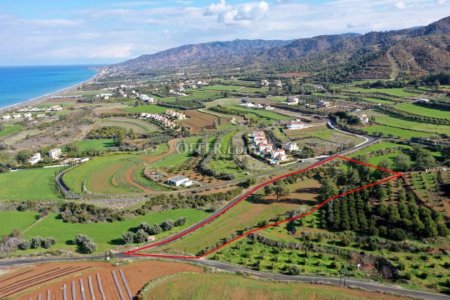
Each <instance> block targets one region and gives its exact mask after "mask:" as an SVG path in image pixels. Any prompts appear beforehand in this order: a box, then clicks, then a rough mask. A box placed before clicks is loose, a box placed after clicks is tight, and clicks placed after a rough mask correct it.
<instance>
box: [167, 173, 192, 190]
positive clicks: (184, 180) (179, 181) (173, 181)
mask: <svg viewBox="0 0 450 300" xmlns="http://www.w3.org/2000/svg"><path fill="white" fill-rule="evenodd" d="M167 183H168V184H169V185H173V186H184V187H188V186H191V185H192V184H193V182H192V180H190V179H189V178H188V177H186V176H181V175H178V176H174V177H172V178H169V179H168V180H167Z"/></svg>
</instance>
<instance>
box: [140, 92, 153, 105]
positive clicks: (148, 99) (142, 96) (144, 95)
mask: <svg viewBox="0 0 450 300" xmlns="http://www.w3.org/2000/svg"><path fill="white" fill-rule="evenodd" d="M139 99H140V100H142V101H144V102H148V103H154V102H155V99H154V98H153V97H150V96H148V95H146V94H141V95H139Z"/></svg>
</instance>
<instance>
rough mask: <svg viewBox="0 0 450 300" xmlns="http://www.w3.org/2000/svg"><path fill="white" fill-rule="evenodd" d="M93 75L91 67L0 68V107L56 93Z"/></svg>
mask: <svg viewBox="0 0 450 300" xmlns="http://www.w3.org/2000/svg"><path fill="white" fill-rule="evenodd" d="M94 75H95V71H94V70H93V69H92V68H90V67H88V66H30V67H25V66H23V67H22V66H21V67H0V108H2V107H6V106H9V105H12V104H17V103H21V102H24V101H27V100H30V99H33V98H36V97H40V96H42V95H45V94H48V93H52V92H56V91H58V90H61V89H64V88H67V87H70V86H73V85H75V84H77V83H81V82H83V81H86V80H88V79H90V78H91V77H92V76H94Z"/></svg>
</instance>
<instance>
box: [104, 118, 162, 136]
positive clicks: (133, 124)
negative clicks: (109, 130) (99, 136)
mask: <svg viewBox="0 0 450 300" xmlns="http://www.w3.org/2000/svg"><path fill="white" fill-rule="evenodd" d="M96 126H97V127H105V126H116V127H121V128H125V129H126V130H130V129H132V130H134V131H135V132H136V133H149V132H155V131H158V130H159V128H158V127H157V126H156V125H153V124H152V123H150V122H147V121H143V120H138V119H129V118H108V119H103V120H101V121H100V122H99V123H97V124H96Z"/></svg>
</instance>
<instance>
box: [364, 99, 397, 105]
mask: <svg viewBox="0 0 450 300" xmlns="http://www.w3.org/2000/svg"><path fill="white" fill-rule="evenodd" d="M364 101H367V102H372V103H377V104H378V103H380V104H395V102H392V101H388V100H383V99H377V98H364Z"/></svg>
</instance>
